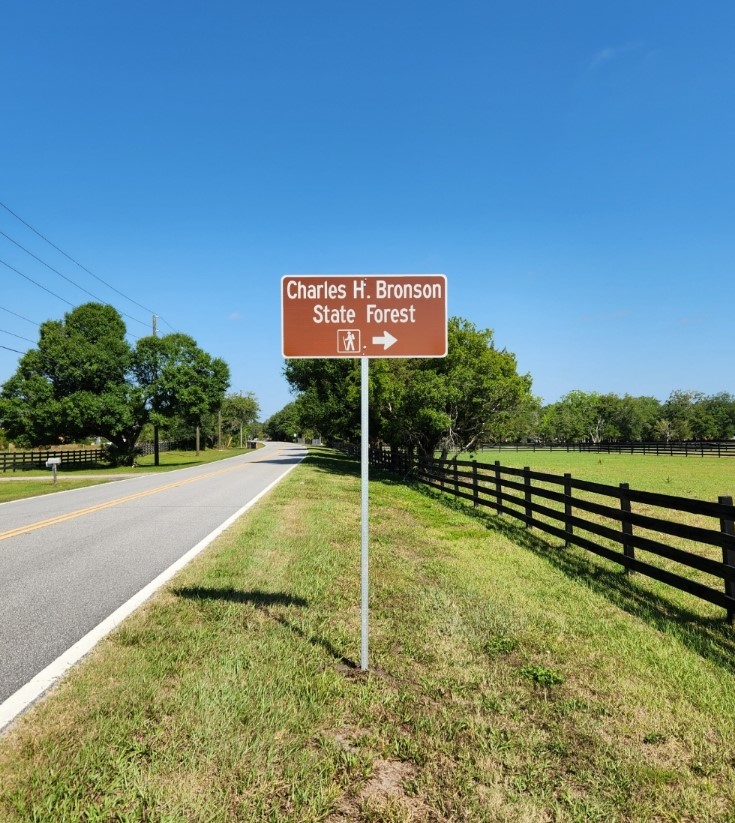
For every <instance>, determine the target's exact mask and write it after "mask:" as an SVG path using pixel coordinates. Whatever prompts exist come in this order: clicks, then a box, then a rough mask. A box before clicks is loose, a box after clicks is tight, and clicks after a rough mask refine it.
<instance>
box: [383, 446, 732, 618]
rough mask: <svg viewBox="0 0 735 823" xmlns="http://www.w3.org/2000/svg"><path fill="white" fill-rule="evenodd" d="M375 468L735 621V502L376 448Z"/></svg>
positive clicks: (726, 497) (528, 469)
mask: <svg viewBox="0 0 735 823" xmlns="http://www.w3.org/2000/svg"><path fill="white" fill-rule="evenodd" d="M370 463H371V465H375V466H379V467H381V468H383V469H386V470H388V471H391V472H394V473H398V474H401V475H403V476H405V477H409V476H411V477H414V478H415V479H416V480H418V481H419V482H422V483H425V484H426V485H428V486H430V487H432V488H435V489H438V490H440V491H442V492H445V493H448V494H451V495H453V496H455V497H458V498H461V499H463V500H466V501H469V502H471V503H472V504H473V506H475V507H478V506H483V507H487V508H490V509H494V510H495V512H497V513H498V514H503V515H507V516H510V517H514V518H516V519H517V520H520V521H521V522H523V523H524V524H525V525H526V527H527V528H537V529H540V530H541V531H544V532H546V533H547V534H550V535H553V536H555V537H558V538H560V539H561V540H563V541H564V544H565V545H566V546H569V545H576V546H579V547H581V548H583V549H585V550H587V551H590V552H593V553H594V554H597V555H599V556H600V557H604V558H606V559H607V560H610V561H612V562H613V563H617V564H619V565H621V566H623V567H624V569H625V571H626V573H628V574H631V573H634V572H635V573H638V574H642V575H645V576H647V577H650V578H653V579H655V580H658V581H660V582H662V583H665V584H667V585H669V586H672V587H674V588H676V589H679V590H681V591H684V592H688V593H689V594H691V595H694V596H695V597H697V598H699V599H701V600H705V601H707V602H709V603H713V604H714V605H716V606H719V607H722V608H723V609H725V610H726V612H727V619H728V621H729V622H730V623H732V622H733V620H734V619H735V506H733V500H732V497H730V496H722V497H720V498H719V499H718V501H717V502H716V503H714V502H712V503H710V502H708V501H706V500H696V499H693V498H687V497H677V496H674V495H667V494H657V493H654V492H646V491H639V490H636V489H631V488H630V487H629V486H628V484H627V483H621V484H620V486H610V485H605V484H602V483H593V482H589V481H585V480H576V479H574V478H572V476H571V475H570V474H565V475H563V476H561V475H555V474H548V473H545V472H535V471H531V470H530V468H528V467H526V468H523V469H518V468H510V467H507V466H501V465H500V461H498V460H496V461H495V463H494V464H489V463H479V462H477V461H474V460H473V461H467V460H438V459H435V460H428V461H427V460H423V461H418V460H416V459H412V460H411V459H409V458H408V457H407V455H406V454H404V453H399V452H390V451H386V450H383V449H371V451H370Z"/></svg>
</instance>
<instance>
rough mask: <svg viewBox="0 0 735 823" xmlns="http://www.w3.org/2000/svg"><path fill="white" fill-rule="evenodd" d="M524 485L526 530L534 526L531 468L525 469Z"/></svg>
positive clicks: (526, 467) (525, 467)
mask: <svg viewBox="0 0 735 823" xmlns="http://www.w3.org/2000/svg"><path fill="white" fill-rule="evenodd" d="M523 483H524V485H525V486H526V490H525V492H524V495H525V498H526V528H527V529H530V528H531V526H533V513H532V511H531V467H530V466H524V467H523Z"/></svg>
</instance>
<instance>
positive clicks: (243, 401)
mask: <svg viewBox="0 0 735 823" xmlns="http://www.w3.org/2000/svg"><path fill="white" fill-rule="evenodd" d="M259 415H260V406H259V405H258V401H257V400H256V398H255V394H254V393H253V392H246V393H245V394H243V393H242V392H239V393H238V394H228V395H227V397H225V399H224V401H223V403H222V425H223V426H224V428H225V431H228V432H229V433H230V435H234V434H238V435H239V437H240V447H241V448H242V435H243V429H245V428H247V427H248V426H252V425H253V424H254V423H255V422H256V421H257V420H258V416H259Z"/></svg>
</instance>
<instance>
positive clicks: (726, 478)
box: [460, 451, 735, 502]
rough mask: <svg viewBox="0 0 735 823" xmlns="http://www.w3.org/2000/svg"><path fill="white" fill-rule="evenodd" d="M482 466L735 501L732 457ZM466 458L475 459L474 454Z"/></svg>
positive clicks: (509, 458) (540, 460) (510, 457)
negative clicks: (540, 472) (727, 496)
mask: <svg viewBox="0 0 735 823" xmlns="http://www.w3.org/2000/svg"><path fill="white" fill-rule="evenodd" d="M473 457H474V459H475V460H477V461H482V462H484V463H494V462H495V461H496V460H499V461H500V464H501V465H502V466H513V467H517V468H523V466H529V467H530V468H531V469H533V470H534V471H546V472H552V473H554V474H564V472H570V473H571V475H572V477H575V478H578V479H580V480H591V481H594V482H597V483H608V484H612V485H618V484H619V483H630V485H631V488H634V489H642V490H645V491H653V492H660V493H661V494H674V495H680V496H681V497H696V498H699V499H700V500H710V501H713V502H714V501H716V500H717V498H718V496H720V495H731V496H732V497H735V459H734V458H730V457H679V456H674V457H669V456H668V455H667V456H663V455H662V456H660V457H656V456H655V455H650V454H588V453H584V452H582V453H580V452H565V451H554V452H548V451H547V452H542V451H536V452H530V451H528V452H513V451H503V452H492V451H486V452H475V453H474V455H473ZM460 459H462V460H469V459H471V458H470V456H469V455H468V454H462V455H460Z"/></svg>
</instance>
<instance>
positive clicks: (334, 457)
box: [304, 446, 360, 477]
mask: <svg viewBox="0 0 735 823" xmlns="http://www.w3.org/2000/svg"><path fill="white" fill-rule="evenodd" d="M304 463H305V464H308V465H310V466H314V467H316V468H317V469H318V470H319V471H323V472H327V473H328V474H341V475H350V476H353V477H359V476H360V460H359V458H354V457H348V456H347V455H346V454H343V453H342V452H339V451H336V450H335V449H326V448H319V447H314V446H312V447H311V448H310V449H309V455H308V457H307V458H306V459H305V460H304Z"/></svg>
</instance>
